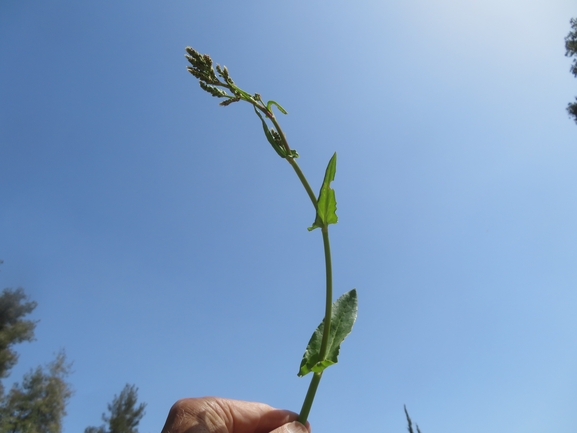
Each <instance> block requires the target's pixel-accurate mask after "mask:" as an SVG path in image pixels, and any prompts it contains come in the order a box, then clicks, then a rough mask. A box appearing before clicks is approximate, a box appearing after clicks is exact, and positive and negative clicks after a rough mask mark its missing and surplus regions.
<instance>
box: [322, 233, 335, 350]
mask: <svg viewBox="0 0 577 433" xmlns="http://www.w3.org/2000/svg"><path fill="white" fill-rule="evenodd" d="M321 230H322V232H323V245H324V249H325V272H326V282H327V290H326V300H325V320H324V326H323V339H322V342H321V350H320V352H319V361H324V360H325V357H326V356H327V347H328V342H329V334H330V332H331V316H332V313H333V265H332V261H331V244H330V242H329V226H328V225H326V226H324V227H323V228H322V229H321Z"/></svg>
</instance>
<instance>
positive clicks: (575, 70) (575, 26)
mask: <svg viewBox="0 0 577 433" xmlns="http://www.w3.org/2000/svg"><path fill="white" fill-rule="evenodd" d="M569 22H570V24H571V29H572V30H571V31H570V32H569V34H568V35H567V37H566V38H565V55H566V56H567V57H575V58H574V59H573V64H572V65H571V68H570V71H571V73H572V74H573V75H574V76H575V77H577V18H571V21H569ZM567 112H568V113H569V117H572V118H573V120H575V123H577V98H575V102H570V103H569V104H568V105H567Z"/></svg>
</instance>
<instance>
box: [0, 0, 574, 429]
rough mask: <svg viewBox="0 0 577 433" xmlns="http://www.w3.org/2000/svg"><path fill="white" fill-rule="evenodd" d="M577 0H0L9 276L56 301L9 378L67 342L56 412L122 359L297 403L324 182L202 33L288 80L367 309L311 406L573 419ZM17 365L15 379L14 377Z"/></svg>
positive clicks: (269, 88) (154, 406) (105, 384)
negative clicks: (213, 82) (211, 77)
mask: <svg viewBox="0 0 577 433" xmlns="http://www.w3.org/2000/svg"><path fill="white" fill-rule="evenodd" d="M574 16H577V9H576V8H575V3H574V1H570V0H535V1H530V2H527V1H522V0H498V1H497V0H486V1H470V0H435V1H423V0H407V1H402V2H401V1H392V2H384V1H376V0H373V1H369V0H357V1H355V2H350V1H338V0H333V1H331V2H328V1H316V2H315V1H312V2H311V1H301V0H295V1H290V2H277V1H268V2H261V1H243V2H232V1H228V2H225V1H201V0H194V1H191V0H188V1H183V0H176V1H170V2H160V1H157V2H151V1H144V2H143V1H128V0H127V1H109V0H102V1H82V2H79V1H71V0H54V1H49V2H42V1H29V2H22V1H16V0H3V1H2V2H1V3H0V55H1V61H0V186H1V189H0V227H1V229H0V259H3V260H4V264H3V265H2V266H1V267H0V288H4V287H14V288H16V287H19V286H21V287H23V288H25V290H26V292H27V293H28V294H29V295H30V297H31V298H32V299H34V300H36V301H37V302H38V304H39V305H38V308H37V309H36V311H35V312H34V314H33V318H34V319H37V320H39V321H40V322H39V323H38V327H37V341H36V342H34V343H28V344H22V345H20V346H18V350H19V352H20V353H21V357H20V363H19V364H18V366H17V367H16V368H15V369H14V371H13V374H12V376H11V378H10V380H18V379H19V378H21V376H22V374H23V373H24V372H26V371H28V370H29V369H30V368H31V367H33V366H36V365H38V364H40V363H45V362H48V361H49V360H50V359H52V357H53V354H54V353H55V352H56V351H58V350H59V349H60V348H65V350H66V353H67V355H68V357H69V359H70V360H71V361H73V362H74V374H73V375H72V376H71V377H70V380H71V382H72V384H73V387H74V389H75V394H74V396H73V398H72V400H71V402H70V405H69V406H68V415H67V417H66V419H65V423H64V431H65V433H73V432H78V431H80V432H82V431H83V430H84V428H85V427H86V426H88V425H99V424H100V415H101V413H102V412H103V411H104V410H105V408H106V404H107V402H109V401H110V400H111V399H112V396H113V395H114V394H115V393H118V392H119V391H120V390H121V389H122V387H123V385H124V384H125V383H127V382H128V383H134V384H136V385H137V386H138V387H139V389H140V393H139V395H140V397H141V400H143V401H145V402H147V403H148V407H147V414H146V416H145V417H144V419H143V421H142V423H141V428H140V431H141V433H153V432H158V431H160V428H161V427H162V425H163V423H164V419H165V416H166V413H167V411H168V409H169V408H170V406H171V405H172V403H173V402H174V401H176V400H177V399H179V398H182V397H188V396H203V395H218V396H223V397H230V398H237V399H245V400H255V401H262V402H266V403H269V404H271V405H273V406H277V407H282V408H287V409H292V410H295V411H298V410H299V409H300V406H301V404H302V400H303V398H304V394H305V392H306V388H307V386H308V382H309V379H308V377H307V378H305V379H299V378H297V376H296V373H297V371H298V366H299V363H300V359H301V356H302V352H303V351H304V348H305V346H306V343H307V341H308V339H309V337H310V334H311V332H312V331H313V329H314V328H315V327H316V325H317V324H318V322H319V321H320V320H321V318H322V314H323V296H324V293H323V290H324V286H323V285H324V280H323V279H324V270H323V268H322V265H323V257H322V243H321V237H320V233H319V232H318V231H315V232H312V233H309V232H307V230H306V228H307V227H308V226H309V225H310V223H311V222H312V221H313V219H314V215H313V213H312V212H311V210H312V209H311V206H310V202H309V201H308V198H307V196H306V194H305V193H304V190H302V188H301V186H300V184H299V183H298V180H297V178H296V176H294V173H293V172H292V170H291V169H290V166H289V165H288V164H286V162H284V161H282V160H281V159H280V158H278V156H277V155H276V154H275V153H274V151H273V150H272V149H271V148H270V146H269V145H268V143H267V142H266V141H265V139H264V136H263V134H262V129H261V125H260V123H259V121H258V119H257V118H256V116H255V115H254V113H253V112H252V109H251V108H250V106H248V105H246V104H245V105H242V104H235V105H232V106H230V107H226V108H223V107H219V106H218V105H217V104H218V100H216V99H215V98H212V97H210V96H209V95H208V94H206V93H205V92H203V91H201V90H200V88H199V87H198V84H197V82H196V80H195V79H194V78H193V77H192V76H191V75H189V74H188V73H187V72H186V64H187V63H186V60H185V58H184V48H185V46H187V45H191V46H193V47H194V48H196V49H197V50H199V51H200V52H203V53H209V54H210V55H211V56H212V57H213V59H214V60H215V61H216V62H218V63H221V64H226V65H227V66H228V68H229V70H230V71H231V74H232V77H233V78H234V79H235V81H236V82H237V83H238V84H239V85H240V86H241V87H243V88H244V89H245V90H247V91H250V92H258V93H260V94H261V95H263V98H265V99H274V100H276V101H278V102H280V103H281V104H282V105H283V106H284V107H285V108H286V109H287V110H288V111H289V115H288V116H283V117H282V118H281V119H280V120H281V122H282V125H283V128H284V130H285V132H286V133H287V136H288V139H289V142H290V143H291V145H292V147H293V148H295V149H297V150H298V151H299V153H300V154H301V158H300V164H301V167H302V168H303V170H304V171H305V173H306V174H307V175H308V177H309V179H310V181H311V183H312V184H313V185H314V189H315V190H317V189H318V186H319V184H320V181H321V178H322V175H323V173H324V169H325V166H326V163H327V161H328V159H329V158H330V156H331V155H332V153H333V152H335V151H336V152H338V156H339V159H338V169H337V176H336V180H335V183H334V188H335V190H336V194H337V201H338V215H339V224H338V225H336V226H334V227H333V228H332V229H331V230H332V231H331V233H332V234H331V236H332V238H331V241H332V246H333V256H334V266H335V291H336V294H337V295H338V294H341V293H343V292H345V291H348V290H350V289H352V288H353V287H356V288H357V289H358V293H359V318H358V321H357V324H356V325H355V329H354V330H353V333H352V334H351V336H350V337H349V338H348V339H347V340H346V342H345V343H344V345H343V348H342V352H341V358H340V363H339V364H338V365H336V366H334V367H331V368H330V369H329V370H327V372H326V374H325V375H324V377H323V381H322V383H321V387H320V389H319V393H318V395H317V399H316V401H315V405H314V406H313V410H312V413H311V418H310V421H311V423H312V425H313V429H314V431H316V432H332V433H349V432H383V433H387V432H390V433H400V432H403V431H405V428H406V424H405V420H404V414H403V404H407V406H408V408H409V411H410V413H411V415H412V416H413V418H414V419H415V420H416V421H417V422H418V423H419V425H420V427H421V429H422V431H423V433H447V432H461V431H467V432H468V433H487V432H491V433H498V432H511V431H519V432H521V431H523V432H530V433H533V432H535V433H537V432H539V433H540V432H543V433H544V432H547V433H548V432H552V431H556V432H569V431H575V430H576V429H577V416H576V410H575V408H576V406H577V391H576V390H577V370H576V366H577V314H576V313H575V311H576V306H577V290H576V283H577V266H576V258H577V141H576V137H577V125H575V124H574V123H573V122H572V121H571V120H570V119H569V118H568V116H567V114H566V112H565V107H566V105H567V103H568V102H570V101H572V100H573V98H574V97H575V95H577V80H575V79H574V78H573V77H572V76H571V74H570V73H569V65H570V60H569V59H567V58H565V57H564V53H565V50H564V37H565V35H566V34H567V33H568V32H569V19H570V18H571V17H574ZM10 380H9V381H8V382H7V383H10Z"/></svg>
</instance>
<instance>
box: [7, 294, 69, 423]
mask: <svg viewBox="0 0 577 433" xmlns="http://www.w3.org/2000/svg"><path fill="white" fill-rule="evenodd" d="M34 308H36V302H33V301H30V300H29V299H28V297H27V296H26V295H25V293H24V291H23V290H22V289H17V290H12V289H4V290H3V291H2V293H1V294H0V379H2V378H5V377H7V376H8V374H9V373H10V369H11V368H12V367H13V366H14V365H15V364H16V361H17V360H18V354H17V353H16V352H15V351H14V350H13V349H12V346H13V345H15V344H17V343H21V342H24V341H31V340H33V339H34V328H35V327H36V322H34V321H31V320H24V317H25V316H26V315H28V314H30V313H31V312H32V311H33V310H34ZM69 373H70V364H67V362H66V356H65V355H64V352H60V353H59V354H58V355H57V356H56V359H55V360H54V361H53V362H51V363H49V364H48V365H47V366H46V367H44V368H43V367H37V368H36V369H33V370H31V371H30V372H29V373H28V374H26V375H24V378H23V380H22V384H21V385H20V384H18V383H16V384H14V385H13V386H12V388H11V389H10V391H9V392H8V393H6V394H5V393H4V388H3V386H2V384H1V383H0V433H60V432H61V431H62V418H63V417H64V415H65V414H66V404H67V403H68V400H69V399H70V396H71V395H72V391H71V389H70V386H69V384H68V383H67V382H66V377H67V376H68V374H69Z"/></svg>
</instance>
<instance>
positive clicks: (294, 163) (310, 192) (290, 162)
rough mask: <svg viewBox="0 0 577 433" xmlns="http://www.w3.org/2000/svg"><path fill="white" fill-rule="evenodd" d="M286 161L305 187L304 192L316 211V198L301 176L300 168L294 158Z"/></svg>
mask: <svg viewBox="0 0 577 433" xmlns="http://www.w3.org/2000/svg"><path fill="white" fill-rule="evenodd" d="M286 160H287V161H288V163H289V164H290V165H291V166H292V168H293V169H294V171H295V173H296V174H297V176H298V177H299V179H300V181H301V183H302V184H303V186H304V187H305V190H306V192H307V194H308V195H309V198H310V199H311V202H312V203H313V206H314V207H315V210H316V209H317V198H316V196H315V193H314V192H313V190H312V188H311V186H310V185H309V183H308V181H307V178H306V177H305V175H304V174H303V172H302V170H301V168H300V167H299V165H298V164H297V162H296V161H295V160H294V158H286Z"/></svg>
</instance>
